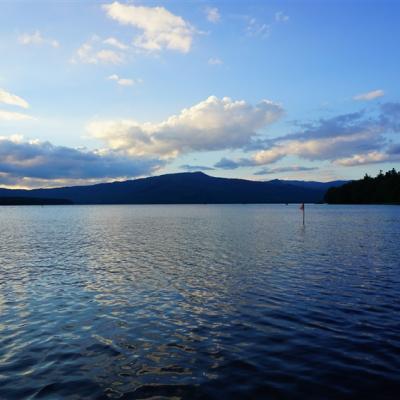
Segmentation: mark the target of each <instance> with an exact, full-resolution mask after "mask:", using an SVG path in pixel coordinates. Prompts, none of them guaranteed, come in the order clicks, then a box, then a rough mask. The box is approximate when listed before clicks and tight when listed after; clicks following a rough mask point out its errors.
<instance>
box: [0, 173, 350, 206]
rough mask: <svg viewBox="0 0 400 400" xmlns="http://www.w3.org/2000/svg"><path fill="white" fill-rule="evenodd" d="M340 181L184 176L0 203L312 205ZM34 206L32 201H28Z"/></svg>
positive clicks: (15, 192)
mask: <svg viewBox="0 0 400 400" xmlns="http://www.w3.org/2000/svg"><path fill="white" fill-rule="evenodd" d="M344 183H346V181H333V182H307V181H284V180H279V179H275V180H271V181H264V182H261V181H250V180H245V179H230V178H217V177H213V176H209V175H206V174H204V173H203V172H184V173H176V174H166V175H160V176H153V177H148V178H140V179H135V180H128V181H123V182H112V183H101V184H96V185H89V186H70V187H61V188H51V189H31V190H26V189H5V188H0V198H11V197H14V198H19V199H23V198H25V199H26V201H27V202H28V203H27V204H29V199H41V200H42V201H44V202H45V203H44V204H50V203H51V201H52V200H54V202H55V203H57V204H60V201H62V202H65V203H66V204H67V203H70V202H72V203H74V204H206V203H211V204H223V203H230V204H234V203H302V202H305V203H317V202H321V201H322V200H323V198H324V195H325V193H326V191H327V190H328V188H330V187H337V186H341V185H342V184H344ZM34 203H35V204H37V202H34Z"/></svg>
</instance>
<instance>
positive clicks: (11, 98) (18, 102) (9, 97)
mask: <svg viewBox="0 0 400 400" xmlns="http://www.w3.org/2000/svg"><path fill="white" fill-rule="evenodd" d="M0 103H4V104H8V105H11V106H18V107H22V108H29V104H28V102H27V101H26V100H24V99H23V98H22V97H19V96H17V95H15V94H12V93H9V92H6V91H5V90H4V89H0Z"/></svg>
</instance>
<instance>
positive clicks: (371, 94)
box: [353, 89, 385, 101]
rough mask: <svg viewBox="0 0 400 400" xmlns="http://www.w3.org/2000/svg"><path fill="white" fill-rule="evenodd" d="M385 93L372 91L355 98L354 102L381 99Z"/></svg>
mask: <svg viewBox="0 0 400 400" xmlns="http://www.w3.org/2000/svg"><path fill="white" fill-rule="evenodd" d="M384 95H385V92H384V91H383V90H382V89H378V90H372V91H371V92H367V93H362V94H358V95H357V96H354V97H353V100H357V101H370V100H374V99H377V98H379V97H383V96H384Z"/></svg>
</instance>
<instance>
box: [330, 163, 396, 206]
mask: <svg viewBox="0 0 400 400" xmlns="http://www.w3.org/2000/svg"><path fill="white" fill-rule="evenodd" d="M324 200H325V202H326V203H330V204H382V203H386V204H400V171H399V172H397V171H396V170H395V169H394V168H393V169H392V170H390V171H387V172H386V173H383V172H382V170H381V171H380V172H379V174H378V175H377V176H376V177H374V178H373V177H371V176H369V175H368V174H365V176H364V178H363V179H360V180H358V181H351V182H349V183H346V184H344V185H343V186H339V187H331V188H329V189H328V191H327V192H326V194H325V198H324Z"/></svg>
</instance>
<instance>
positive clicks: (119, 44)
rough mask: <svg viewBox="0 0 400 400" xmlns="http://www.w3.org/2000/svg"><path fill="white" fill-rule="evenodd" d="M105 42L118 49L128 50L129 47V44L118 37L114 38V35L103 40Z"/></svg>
mask: <svg viewBox="0 0 400 400" xmlns="http://www.w3.org/2000/svg"><path fill="white" fill-rule="evenodd" d="M103 43H104V44H108V45H109V46H113V47H116V48H117V49H120V50H127V49H128V48H129V46H127V45H126V44H124V43H122V42H120V41H119V40H118V39H116V38H113V37H109V38H107V39H105V40H103Z"/></svg>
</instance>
